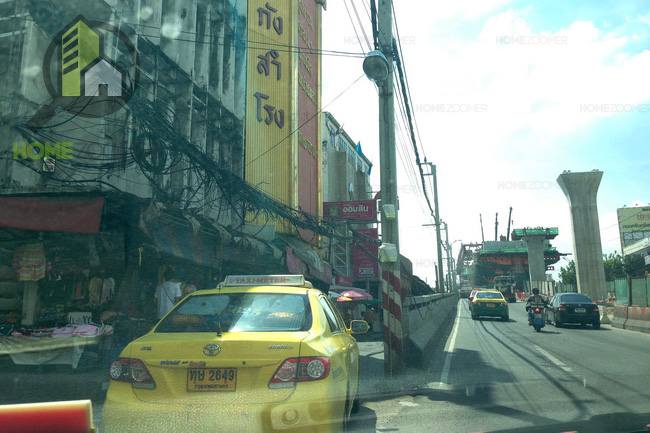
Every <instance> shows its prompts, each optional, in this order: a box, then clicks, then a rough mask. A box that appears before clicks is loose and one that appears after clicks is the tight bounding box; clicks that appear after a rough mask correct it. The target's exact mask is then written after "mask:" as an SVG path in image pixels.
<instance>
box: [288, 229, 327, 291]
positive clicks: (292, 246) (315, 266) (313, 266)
mask: <svg viewBox="0 0 650 433" xmlns="http://www.w3.org/2000/svg"><path fill="white" fill-rule="evenodd" d="M282 240H283V241H284V242H285V243H287V244H288V245H287V247H286V253H287V269H288V270H289V272H293V273H300V274H303V275H305V276H307V277H311V278H315V279H317V280H319V281H321V282H324V283H327V284H331V283H332V279H333V278H334V277H333V274H332V267H331V266H330V265H329V264H328V263H326V262H325V261H324V260H322V259H321V258H320V256H319V255H318V253H317V252H316V250H315V249H314V247H313V246H311V245H310V244H308V243H307V242H302V241H299V240H297V239H292V238H289V237H284V238H282Z"/></svg>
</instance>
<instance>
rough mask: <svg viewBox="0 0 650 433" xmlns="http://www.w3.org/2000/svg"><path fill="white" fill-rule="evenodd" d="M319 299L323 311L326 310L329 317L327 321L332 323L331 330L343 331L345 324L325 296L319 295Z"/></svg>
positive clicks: (326, 315)
mask: <svg viewBox="0 0 650 433" xmlns="http://www.w3.org/2000/svg"><path fill="white" fill-rule="evenodd" d="M318 301H319V302H320V305H321V307H323V311H325V317H327V322H328V323H329V325H330V331H332V332H343V329H344V328H343V324H342V323H341V321H340V320H339V318H338V317H337V315H336V313H335V312H334V310H333V309H332V306H331V305H330V303H329V302H328V301H327V299H325V298H324V297H319V298H318Z"/></svg>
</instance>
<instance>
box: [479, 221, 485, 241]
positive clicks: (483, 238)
mask: <svg viewBox="0 0 650 433" xmlns="http://www.w3.org/2000/svg"><path fill="white" fill-rule="evenodd" d="M478 217H479V219H480V220H481V242H483V243H485V234H483V215H481V214H478Z"/></svg>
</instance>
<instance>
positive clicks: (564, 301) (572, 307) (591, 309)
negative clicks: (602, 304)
mask: <svg viewBox="0 0 650 433" xmlns="http://www.w3.org/2000/svg"><path fill="white" fill-rule="evenodd" d="M546 321H547V322H548V323H553V325H555V327H556V328H559V327H561V326H562V325H564V324H566V323H577V324H580V325H582V326H585V325H587V324H590V325H592V326H593V327H594V329H598V328H600V313H599V311H598V305H596V303H595V302H594V301H593V300H592V299H591V298H590V297H589V296H587V295H585V294H584V293H558V294H557V295H555V296H553V298H551V301H550V302H549V303H548V307H547V308H546Z"/></svg>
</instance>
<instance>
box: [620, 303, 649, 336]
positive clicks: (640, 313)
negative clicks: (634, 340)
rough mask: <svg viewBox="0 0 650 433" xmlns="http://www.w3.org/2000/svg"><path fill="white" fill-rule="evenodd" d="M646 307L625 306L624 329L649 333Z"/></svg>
mask: <svg viewBox="0 0 650 433" xmlns="http://www.w3.org/2000/svg"><path fill="white" fill-rule="evenodd" d="M648 310H650V308H648V307H627V322H625V329H630V330H632V331H639V332H647V333H650V314H649V313H648Z"/></svg>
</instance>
